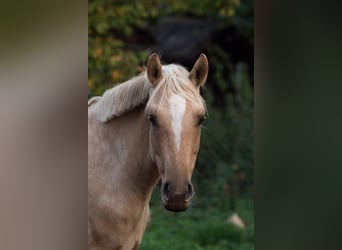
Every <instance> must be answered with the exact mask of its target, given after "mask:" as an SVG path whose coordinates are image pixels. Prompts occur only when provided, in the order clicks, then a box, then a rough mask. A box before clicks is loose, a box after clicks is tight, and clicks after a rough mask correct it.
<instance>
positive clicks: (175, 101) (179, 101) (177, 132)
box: [169, 95, 186, 150]
mask: <svg viewBox="0 0 342 250" xmlns="http://www.w3.org/2000/svg"><path fill="white" fill-rule="evenodd" d="M169 104H170V112H171V117H172V120H171V123H172V130H173V134H174V136H175V142H176V146H177V150H179V148H180V144H181V134H182V123H183V117H184V113H185V107H186V101H185V99H184V98H183V97H180V96H179V95H173V96H171V98H170V100H169Z"/></svg>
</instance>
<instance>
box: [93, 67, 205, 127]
mask: <svg viewBox="0 0 342 250" xmlns="http://www.w3.org/2000/svg"><path fill="white" fill-rule="evenodd" d="M172 94H177V95H180V96H182V97H184V98H186V99H187V100H190V101H193V102H201V103H202V104H203V105H204V106H205V103H204V100H203V99H202V97H201V96H200V94H199V90H198V88H196V87H195V86H194V84H193V83H192V82H191V81H190V79H189V72H188V71H187V70H186V69H185V68H184V67H182V66H180V65H176V64H170V65H165V66H163V67H162V78H161V80H160V81H159V82H158V84H157V86H156V87H153V86H152V84H151V83H150V82H149V80H148V78H147V74H146V72H143V73H141V74H140V75H138V76H136V77H134V78H132V79H131V80H128V81H126V82H123V83H121V84H119V85H117V86H115V87H113V88H111V89H109V90H107V91H106V92H105V93H104V94H103V96H102V97H98V96H96V97H93V98H91V99H90V100H89V101H88V107H90V106H91V105H93V104H94V103H96V105H97V111H98V119H99V120H100V121H101V122H107V121H109V120H111V119H113V118H114V117H118V116H121V115H122V114H124V113H126V112H128V111H130V110H132V109H134V108H136V107H138V106H140V105H144V104H146V107H149V106H150V104H151V103H152V102H157V105H160V104H161V103H162V102H163V100H164V99H165V98H166V97H168V96H171V95H172Z"/></svg>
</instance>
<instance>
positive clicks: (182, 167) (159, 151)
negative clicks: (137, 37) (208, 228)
mask: <svg viewBox="0 0 342 250" xmlns="http://www.w3.org/2000/svg"><path fill="white" fill-rule="evenodd" d="M207 74H208V61H207V58H206V56H205V55H204V54H201V55H200V57H199V58H198V59H197V61H196V62H195V64H194V66H193V68H192V70H191V71H190V72H188V71H187V70H185V69H184V68H183V67H181V66H178V65H174V64H171V65H166V66H162V65H161V63H160V59H159V56H158V55H157V54H152V55H151V56H150V57H149V60H148V63H147V77H148V80H149V81H150V83H151V84H152V86H153V87H152V89H151V92H150V98H149V101H148V103H147V105H146V117H147V118H148V120H149V123H150V128H149V143H150V157H151V160H152V161H153V162H154V164H155V165H156V166H157V168H158V171H159V175H160V178H161V181H162V188H161V198H162V201H163V203H164V206H165V208H166V209H168V210H170V211H184V210H186V209H187V208H188V207H189V204H190V202H191V199H192V197H193V196H194V188H193V185H192V183H191V176H192V173H193V170H194V167H195V162H196V158H197V154H198V151H199V146H200V134H201V123H202V122H203V120H204V118H205V104H204V101H203V99H202V98H201V96H200V93H199V88H200V86H203V85H204V83H205V81H206V78H207Z"/></svg>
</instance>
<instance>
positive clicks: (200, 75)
mask: <svg viewBox="0 0 342 250" xmlns="http://www.w3.org/2000/svg"><path fill="white" fill-rule="evenodd" d="M208 70H209V64H208V59H207V57H206V56H205V55H204V54H203V53H202V54H201V55H200V56H199V58H198V59H197V61H196V62H195V64H194V66H193V68H192V70H191V72H190V75H189V78H190V80H191V81H192V82H193V83H194V84H195V85H196V86H197V87H199V86H203V85H204V84H205V81H206V80H207V76H208Z"/></svg>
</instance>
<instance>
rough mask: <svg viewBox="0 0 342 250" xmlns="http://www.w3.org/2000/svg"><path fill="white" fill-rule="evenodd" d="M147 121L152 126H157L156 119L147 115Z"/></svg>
mask: <svg viewBox="0 0 342 250" xmlns="http://www.w3.org/2000/svg"><path fill="white" fill-rule="evenodd" d="M148 119H149V120H150V122H151V124H152V125H153V126H157V118H156V116H154V115H148Z"/></svg>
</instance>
